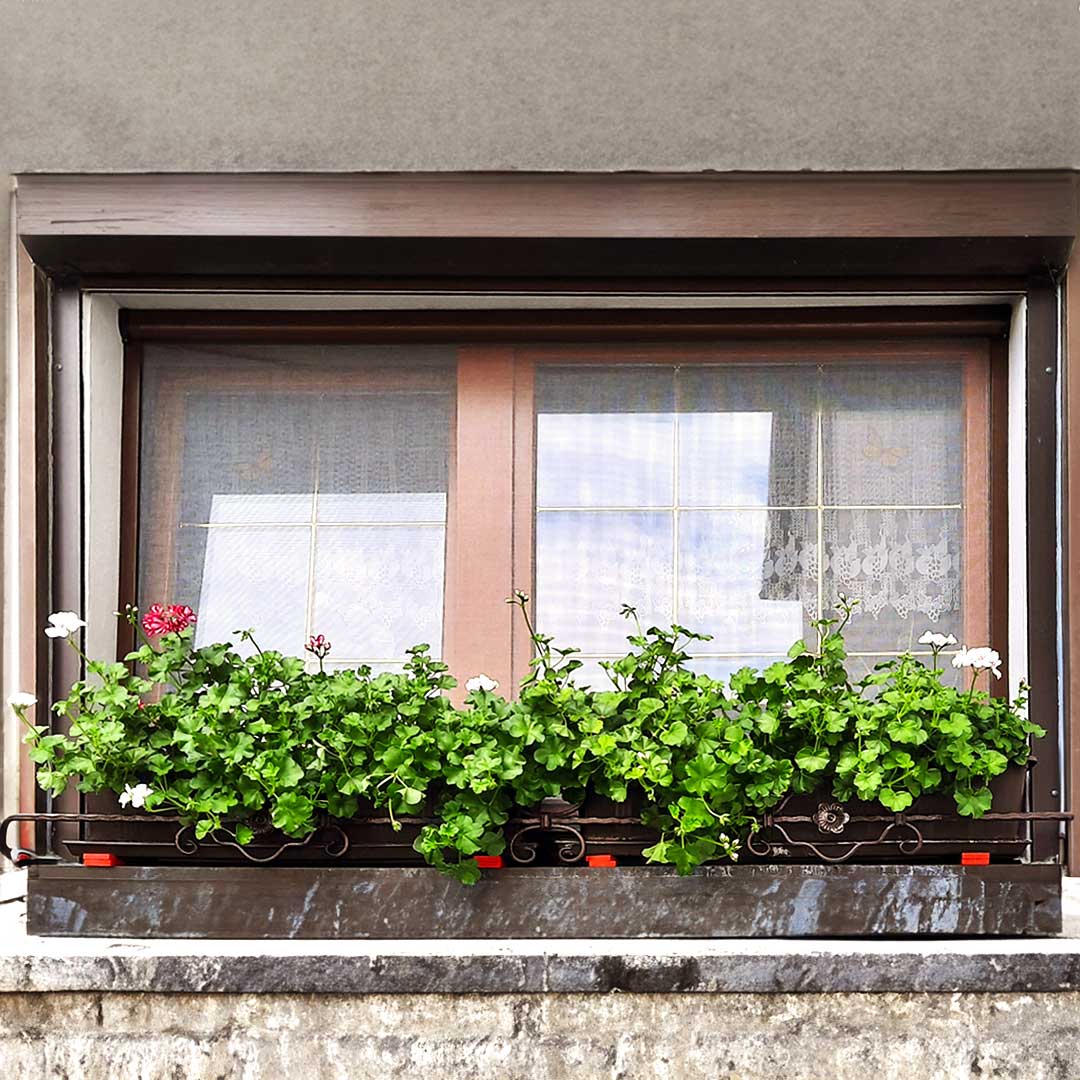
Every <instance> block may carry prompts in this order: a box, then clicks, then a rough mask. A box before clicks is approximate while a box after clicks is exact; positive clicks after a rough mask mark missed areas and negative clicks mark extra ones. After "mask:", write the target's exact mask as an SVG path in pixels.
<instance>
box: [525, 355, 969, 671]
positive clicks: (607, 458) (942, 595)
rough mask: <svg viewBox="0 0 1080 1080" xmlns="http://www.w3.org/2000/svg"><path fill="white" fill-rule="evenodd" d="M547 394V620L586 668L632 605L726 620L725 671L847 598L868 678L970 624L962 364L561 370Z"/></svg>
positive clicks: (541, 492) (540, 614)
mask: <svg viewBox="0 0 1080 1080" xmlns="http://www.w3.org/2000/svg"><path fill="white" fill-rule="evenodd" d="M536 400H537V429H536V439H537V451H536V452H537V476H536V484H537V521H536V582H535V594H536V605H537V608H536V610H537V621H538V625H539V628H540V630H541V631H542V632H543V633H547V634H552V635H554V636H555V638H556V640H557V642H558V643H559V644H561V645H565V646H577V647H579V648H581V649H583V650H584V653H585V654H586V670H584V671H583V672H582V673H581V674H580V675H579V677H578V678H579V681H582V682H587V681H589V680H591V679H595V678H599V677H600V676H598V675H597V672H598V671H599V668H598V664H599V661H600V660H601V659H603V658H610V657H612V656H616V655H619V654H620V653H621V652H623V651H624V650H625V641H624V639H625V636H626V633H627V627H626V626H625V625H622V620H620V619H619V618H618V611H619V608H620V605H621V604H623V603H629V604H633V605H635V606H637V607H638V608H639V614H640V616H641V621H642V623H643V625H645V626H648V625H649V624H651V623H657V624H661V625H666V624H669V623H670V622H672V621H674V622H678V623H681V624H682V625H685V626H687V627H689V628H690V629H692V630H695V631H698V632H701V633H707V634H710V635H712V639H713V640H711V641H710V642H708V643H707V644H704V645H701V646H695V649H694V652H695V656H696V660H695V664H696V665H697V666H698V667H699V668H700V669H701V670H710V671H717V672H719V671H731V670H737V669H738V667H741V666H743V664H745V663H747V662H748V660H747V657H749V658H750V659H751V660H753V662H754V663H757V662H758V660H762V661H764V662H765V664H766V665H767V663H769V662H771V659H772V658H775V657H776V656H782V655H784V654H785V653H786V651H787V649H788V647H789V646H790V645H791V643H792V642H793V641H795V640H796V639H797V638H799V637H806V638H807V639H808V640H810V641H813V640H814V635H815V631H814V629H813V627H812V625H811V624H812V622H813V620H815V619H817V618H819V617H820V616H821V615H822V614H825V615H832V614H834V613H835V606H836V602H837V599H838V597H839V596H840V595H841V594H843V595H845V596H847V597H849V598H850V599H857V600H859V606H858V608H857V609H856V614H855V617H854V618H853V620H852V622H851V624H850V625H849V627H848V632H847V640H848V647H849V650H850V651H851V652H852V653H862V654H866V656H865V657H856V656H853V657H852V670H853V671H856V670H857V671H858V672H859V673H860V674H862V673H865V671H866V670H867V668H868V665H869V666H872V665H873V663H875V662H877V661H878V660H879V659H880V658H881V657H882V656H883V655H886V654H895V653H896V652H898V651H902V650H904V649H908V648H914V650H915V651H916V652H918V651H920V650H919V647H918V644H917V640H918V637H919V636H920V635H921V634H922V632H923V631H924V630H925V629H927V628H928V627H931V628H933V629H936V630H941V631H943V632H952V633H955V634H956V635H957V637H958V638H962V637H964V636H965V634H966V633H970V629H965V626H964V621H963V616H964V612H963V599H964V587H963V579H962V576H961V570H962V553H963V539H964V538H963V535H962V530H963V524H964V520H965V513H966V510H965V507H964V499H965V486H964V485H965V460H964V455H965V437H964V430H963V427H964V375H963V370H962V366H961V365H960V363H959V362H952V361H943V362H940V363H937V362H934V363H930V362H926V363H923V362H921V361H920V362H912V361H896V362H876V361H875V362H873V363H867V364H856V363H848V362H843V363H834V362H828V363H798V364H792V363H783V364H766V363H759V364H749V363H716V364H703V363H695V364H687V365H677V364H667V365H659V364H657V365H653V366H642V365H627V366H624V367H614V366H612V367H607V366H604V367H595V366H586V365H582V366H581V367H579V368H576V369H574V368H570V367H565V366H548V367H545V366H541V367H540V368H538V370H537V392H536ZM979 464H980V467H981V466H982V464H983V463H981V462H980V463H979ZM556 506H561V507H569V508H574V509H564V510H562V511H556V510H554V509H552V508H553V507H556ZM602 507H618V510H617V511H616V510H613V509H612V510H608V511H607V512H602V511H601V510H600V508H602ZM588 508H593V510H592V512H591V513H590V512H586V511H587V509H588ZM981 584H982V586H985V581H983V582H982V583H981ZM669 593H670V595H669ZM923 651H925V650H923ZM701 665H707V666H706V667H701Z"/></svg>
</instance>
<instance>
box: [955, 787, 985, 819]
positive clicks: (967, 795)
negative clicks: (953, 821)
mask: <svg viewBox="0 0 1080 1080" xmlns="http://www.w3.org/2000/svg"><path fill="white" fill-rule="evenodd" d="M953 798H954V799H955V800H956V809H957V810H958V811H959V813H960V814H961V815H962V816H963V817H971V818H980V817H982V816H983V814H985V813H986V812H987V810H989V809H990V803H991V801H992V799H991V795H990V789H989V788H982V789H980V790H978V791H972V790H971V789H970V788H968V789H960V788H958V789H957V790H956V791H954V792H953Z"/></svg>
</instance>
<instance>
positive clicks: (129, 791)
mask: <svg viewBox="0 0 1080 1080" xmlns="http://www.w3.org/2000/svg"><path fill="white" fill-rule="evenodd" d="M153 793H154V789H153V788H152V787H150V785H149V784H136V785H135V786H134V787H132V786H131V785H130V784H128V786H127V787H126V788H124V791H123V794H122V795H121V796H120V805H121V806H128V805H129V804H130V806H131V808H132V809H133V810H140V809H142V807H143V805H144V804H145V802H146V796H147V795H152V794H153Z"/></svg>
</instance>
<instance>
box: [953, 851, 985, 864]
mask: <svg viewBox="0 0 1080 1080" xmlns="http://www.w3.org/2000/svg"><path fill="white" fill-rule="evenodd" d="M960 865H961V866H989V865H990V852H989V851H964V852H961V854H960Z"/></svg>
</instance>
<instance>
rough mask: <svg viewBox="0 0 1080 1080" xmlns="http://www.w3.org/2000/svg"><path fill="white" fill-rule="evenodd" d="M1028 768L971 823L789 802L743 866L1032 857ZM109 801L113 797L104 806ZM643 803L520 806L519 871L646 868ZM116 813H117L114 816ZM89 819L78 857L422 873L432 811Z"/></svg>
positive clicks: (509, 851) (942, 813) (929, 807)
mask: <svg viewBox="0 0 1080 1080" xmlns="http://www.w3.org/2000/svg"><path fill="white" fill-rule="evenodd" d="M1027 778H1028V769H1027V768H1024V767H1022V766H1012V767H1010V768H1009V769H1008V770H1007V771H1006V772H1005V773H1003V774H1002V775H1001V776H999V777H997V778H996V779H995V780H994V781H993V783H992V784H991V785H990V786H991V790H992V792H993V797H994V801H993V809H992V811H991V812H990V813H989V814H988V815H986V816H985V817H983V818H979V819H972V818H965V817H961V816H960V815H958V814H957V813H956V808H955V805H954V803H953V801H952V799H951V798H949V797H948V796H943V795H926V796H923V797H922V798H920V799H917V800H916V801H915V802H914V803H913V804H912V806H911V807H909V808H908V810H906V811H904V812H903V813H901V814H894V813H891V812H890V811H888V810H886V809H885V808H883V807H882V806H881V805H880V804H879V803H874V802H865V801H861V800H852V801H849V802H847V803H843V804H840V803H838V802H837V801H836V800H835V799H834V798H833V797H832V795H831V794H830V793H829V792H828V791H819V792H816V793H812V794H807V795H794V796H790V797H789V798H788V799H786V800H785V801H784V802H783V803H781V804H780V805H779V806H778V807H777V808H776V809H775V810H773V811H772V812H771V813H769V814H766V815H764V816H763V818H762V828H761V830H760V831H759V832H758V833H756V834H755V835H754V836H753V837H751V838H750V841H749V843H748V845H747V848H746V849H745V851H744V853H743V857H742V859H741V861H743V862H749V863H761V862H769V863H777V862H789V861H790V862H800V863H815V862H822V863H837V862H847V861H849V860H851V861H856V862H867V861H880V862H934V861H938V860H941V859H945V858H955V856H957V855H958V854H960V853H961V852H963V851H968V850H979V851H987V852H990V853H991V854H992V855H993V856H994V858H995V859H1017V858H1020V857H1021V856H1022V855H1024V853H1025V852H1026V850H1027V848H1028V846H1029V841H1028V838H1027V835H1026V833H1027V822H1028V821H1029V820H1031V819H1032V818H1033V816H1037V815H1028V814H1025V813H1024V806H1025V798H1026V790H1027ZM98 801H99V802H100V803H104V802H105V800H104V799H103V798H99V800H98ZM641 809H642V796H641V794H640V793H634V794H632V795H631V797H630V798H628V799H626V800H624V801H622V802H616V801H614V800H612V799H609V798H605V797H603V796H600V795H589V796H587V797H586V799H585V800H584V801H583V802H582V803H581V804H580V805H574V804H572V803H568V802H565V801H564V800H561V799H547V800H545V801H544V803H543V804H541V805H540V806H539V807H532V808H519V809H518V810H517V811H515V812H514V813H513V814H512V816H511V819H510V821H509V822H508V824H507V826H506V838H507V848H506V860H507V864H508V865H516V866H536V867H540V866H544V865H555V866H559V865H564V866H565V865H579V864H583V863H584V862H585V859H586V857H587V856H589V855H599V854H610V855H614V856H616V857H619V858H623V859H627V860H630V861H632V862H636V861H638V860H640V859H641V858H642V852H643V851H644V850H645V849H646V848H648V847H649V846H651V845H652V844H654V843H656V841H657V840H658V839H659V834H658V833H657V832H656V831H655V830H653V829H650V828H648V827H647V826H645V825H643V824H642V823H641V818H640V814H641ZM110 810H111V808H110ZM107 816H108V818H109V820H103V818H102V817H101V816H95V815H87V816H86V817H87V819H88V820H86V822H85V825H84V836H83V837H82V838H81V839H78V840H70V841H67V842H66V843H67V847H68V848H69V850H70V851H71V852H72V854H74V855H76V856H81V855H84V854H86V853H87V852H108V853H110V854H114V855H117V856H119V857H120V858H122V859H126V860H129V861H137V862H148V863H172V862H178V863H183V864H185V865H198V864H203V863H205V864H219V865H234V866H243V865H250V864H251V863H259V864H270V863H274V864H280V865H311V864H326V865H339V864H343V865H363V866H423V865H424V860H423V858H422V857H421V856H420V855H419V854H418V853H417V852H416V851H415V850H414V848H413V841H414V840H415V839H416V837H417V835H418V834H419V832H420V830H421V828H423V826H424V825H425V824H426V823H427V822H429V821H430V820H432V819H430V818H428V817H426V816H425V815H424V813H423V808H422V807H421V813H419V814H417V815H415V816H410V817H400V818H398V824H399V825H400V826H401V827H400V829H398V830H395V829H394V828H393V826H392V824H391V821H390V818H389V816H388V815H387V814H386V813H385V811H379V810H376V809H375V808H374V807H372V806H370V805H369V806H367V807H364V808H363V809H362V812H361V813H360V814H358V815H357V817H355V818H353V819H349V820H336V819H328V820H327V821H326V822H324V823H323V825H322V826H320V828H318V829H317V830H315V832H313V833H312V834H310V836H308V837H303V838H296V837H290V836H287V835H286V834H285V833H283V832H281V831H280V830H278V829H274V828H273V827H271V826H269V825H268V824H267V823H260V821H259V820H258V819H257V818H256V819H255V820H254V821H253V822H251V824H254V826H255V828H256V836H255V840H254V841H253V842H252V843H251V844H248V845H246V846H244V847H241V846H240V845H238V844H237V843H236V842H235V838H234V837H233V835H232V834H231V832H229V831H228V830H221V831H220V832H218V833H216V834H214V835H213V836H209V837H206V838H204V839H202V840H196V839H195V836H194V832H193V830H192V829H191V828H185V827H182V826H181V825H180V824H179V822H177V821H175V820H174V819H165V818H162V817H160V816H152V817H151V816H149V815H141V814H138V813H115V814H113V813H109V814H108V815H107Z"/></svg>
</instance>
